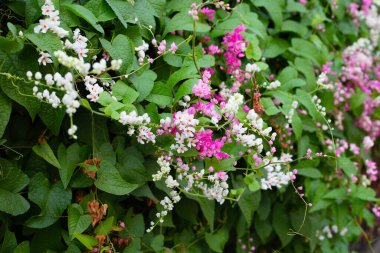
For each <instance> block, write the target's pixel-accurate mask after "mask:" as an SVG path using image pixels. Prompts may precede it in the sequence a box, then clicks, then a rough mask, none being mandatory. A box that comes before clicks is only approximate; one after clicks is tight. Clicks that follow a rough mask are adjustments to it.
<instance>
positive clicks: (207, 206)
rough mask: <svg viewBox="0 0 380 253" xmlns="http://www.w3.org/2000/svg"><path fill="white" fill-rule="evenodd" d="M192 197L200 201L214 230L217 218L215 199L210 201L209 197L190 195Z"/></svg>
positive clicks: (203, 211)
mask: <svg viewBox="0 0 380 253" xmlns="http://www.w3.org/2000/svg"><path fill="white" fill-rule="evenodd" d="M188 197H189V198H191V199H194V200H196V201H197V202H198V204H199V206H200V207H201V210H202V213H203V215H204V216H205V218H206V220H207V222H208V225H209V226H210V230H211V231H214V219H215V201H210V200H208V199H204V198H200V197H192V196H188Z"/></svg>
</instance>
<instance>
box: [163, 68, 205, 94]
mask: <svg viewBox="0 0 380 253" xmlns="http://www.w3.org/2000/svg"><path fill="white" fill-rule="evenodd" d="M197 76H198V75H197V70H196V69H195V68H193V67H183V68H181V69H179V70H177V71H176V72H174V73H173V74H171V75H170V76H169V79H168V81H167V83H166V84H167V85H168V86H169V87H170V88H171V89H172V88H174V86H175V85H176V84H177V83H178V82H180V81H182V80H185V79H189V78H196V77H197Z"/></svg>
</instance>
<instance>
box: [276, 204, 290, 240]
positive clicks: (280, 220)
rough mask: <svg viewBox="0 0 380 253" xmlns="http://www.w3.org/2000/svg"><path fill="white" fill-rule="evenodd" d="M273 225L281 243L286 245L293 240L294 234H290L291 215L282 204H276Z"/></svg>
mask: <svg viewBox="0 0 380 253" xmlns="http://www.w3.org/2000/svg"><path fill="white" fill-rule="evenodd" d="M272 215H273V216H272V226H273V229H274V231H275V232H276V234H277V235H278V237H279V238H280V241H281V245H282V246H283V247H285V246H286V245H287V244H288V243H289V242H290V241H291V240H292V238H293V237H292V236H289V235H288V231H289V228H290V224H289V217H288V216H287V214H286V211H285V210H284V207H283V206H282V205H280V204H276V205H275V206H274V208H273V214H272Z"/></svg>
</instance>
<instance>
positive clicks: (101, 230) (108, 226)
mask: <svg viewBox="0 0 380 253" xmlns="http://www.w3.org/2000/svg"><path fill="white" fill-rule="evenodd" d="M114 219H115V218H114V217H113V216H112V217H109V218H107V219H106V220H104V221H101V222H100V223H99V224H98V225H97V226H96V229H95V234H97V235H108V234H109V232H111V230H112V226H113V222H114Z"/></svg>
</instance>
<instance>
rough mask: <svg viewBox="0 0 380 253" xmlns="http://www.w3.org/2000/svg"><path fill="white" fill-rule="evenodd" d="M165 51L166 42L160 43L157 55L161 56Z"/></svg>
mask: <svg viewBox="0 0 380 253" xmlns="http://www.w3.org/2000/svg"><path fill="white" fill-rule="evenodd" d="M165 51H166V40H163V41H161V43H160V45H159V46H158V51H157V53H158V54H163V53H164V52H165Z"/></svg>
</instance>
